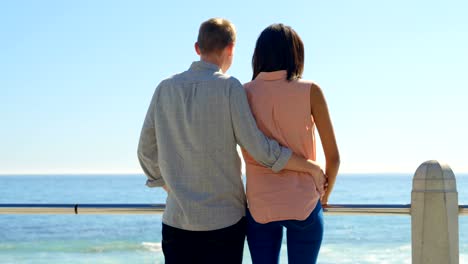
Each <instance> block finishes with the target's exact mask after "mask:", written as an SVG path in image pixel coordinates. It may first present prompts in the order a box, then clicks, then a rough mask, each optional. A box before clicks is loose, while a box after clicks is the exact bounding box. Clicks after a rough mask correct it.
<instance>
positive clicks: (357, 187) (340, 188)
mask: <svg viewBox="0 0 468 264" xmlns="http://www.w3.org/2000/svg"><path fill="white" fill-rule="evenodd" d="M412 177H413V175H412V174H340V175H338V178H337V182H336V185H335V188H334V191H333V193H332V195H331V197H330V200H329V203H330V204H409V203H410V199H411V189H412ZM457 188H458V195H459V203H460V204H468V174H466V175H457ZM165 199H166V194H165V192H164V191H163V190H162V189H160V188H147V187H146V186H145V176H143V175H29V176H28V175H14V176H13V175H11V176H8V175H6V176H5V175H4V176H0V203H72V204H80V203H164V202H165ZM459 229H460V263H468V217H467V216H460V221H459ZM0 263H1V264H4V263H14V264H17V263H38V264H40V263H44V264H45V263H47V264H51V263H67V264H72V263H152V264H155V263H164V257H163V254H162V251H161V215H2V214H0ZM244 263H247V264H248V263H251V260H250V255H249V251H248V247H247V244H246V246H245V252H244ZM280 263H287V247H286V241H285V240H284V241H283V246H282V248H281V262H280ZM318 263H324V264H325V263H333V264H336V263H381V264H385V263H398V264H402V263H411V221H410V216H406V215H403V216H395V215H390V216H372V215H371V216H350V215H325V234H324V240H323V244H322V248H321V250H320V254H319V259H318Z"/></svg>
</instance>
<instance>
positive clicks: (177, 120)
mask: <svg viewBox="0 0 468 264" xmlns="http://www.w3.org/2000/svg"><path fill="white" fill-rule="evenodd" d="M235 42H236V31H235V28H234V25H233V24H232V23H230V22H229V21H227V20H225V19H220V18H214V19H209V20H208V21H206V22H204V23H202V25H201V26H200V30H199V34H198V40H197V42H196V43H195V50H196V52H197V54H198V55H199V56H200V61H196V62H193V63H192V65H191V66H190V68H189V69H188V70H187V71H185V72H183V73H180V74H176V75H174V76H172V77H170V78H168V79H166V80H163V81H162V82H161V83H160V84H159V85H158V87H157V88H156V90H155V92H154V95H153V98H152V100H151V104H150V106H149V109H148V113H147V115H146V119H145V121H144V124H143V129H142V132H141V136H140V142H139V146H138V158H139V161H140V164H141V167H142V168H143V171H144V172H145V174H146V175H147V177H148V180H147V183H146V184H147V186H149V187H163V188H164V189H165V190H166V191H167V193H168V195H167V201H166V210H165V212H164V215H163V219H162V221H163V225H162V248H163V253H164V257H165V262H166V263H167V264H172V263H182V264H185V263H187V264H192V263H203V264H206V263H217V264H226V263H242V257H243V250H244V241H245V237H246V235H247V242H248V245H249V249H250V254H251V256H252V261H253V263H254V264H256V263H278V261H279V253H280V248H281V241H282V235H283V227H286V229H287V243H288V259H289V263H292V264H294V263H315V262H316V259H317V255H318V252H319V249H320V245H321V242H322V235H323V219H322V205H326V204H327V201H328V197H329V195H330V192H331V190H332V189H333V185H334V183H335V179H336V175H337V172H338V167H339V154H338V148H337V145H336V141H335V136H334V132H333V128H332V123H331V121H330V116H329V113H328V109H327V105H326V101H325V98H324V96H323V94H322V91H321V89H320V88H319V87H318V86H317V85H316V84H315V83H313V82H310V81H304V80H302V79H301V75H302V72H303V67H304V47H303V43H302V40H301V39H300V37H299V36H298V35H297V33H296V32H295V31H294V30H293V29H291V28H290V27H288V26H284V25H283V24H274V25H271V26H269V27H267V28H266V29H265V30H264V31H263V32H262V33H261V35H260V37H259V38H258V40H257V44H256V47H255V51H254V55H253V59H252V67H253V78H252V81H251V82H249V83H247V84H245V85H244V86H242V84H241V83H240V82H239V81H238V80H237V79H236V78H234V77H231V76H229V75H226V72H227V70H228V69H229V67H230V66H231V63H232V60H233V56H234V46H235ZM315 125H316V126H317V130H318V132H319V134H320V138H321V141H322V145H323V150H324V153H325V157H326V166H325V173H324V172H323V170H322V168H321V167H320V165H319V164H318V163H316V162H315V137H314V129H315V127H314V126H315ZM237 145H239V146H241V148H242V152H243V156H244V159H245V163H246V175H247V198H246V195H245V193H244V186H243V183H242V179H241V160H240V158H239V155H238V152H237V150H236V146H237ZM246 204H247V206H246ZM246 207H248V208H247V209H246Z"/></svg>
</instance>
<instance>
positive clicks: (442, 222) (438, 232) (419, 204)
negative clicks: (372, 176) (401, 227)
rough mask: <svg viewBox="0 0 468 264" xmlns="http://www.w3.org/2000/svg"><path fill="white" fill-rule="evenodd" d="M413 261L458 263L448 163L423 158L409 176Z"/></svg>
mask: <svg viewBox="0 0 468 264" xmlns="http://www.w3.org/2000/svg"><path fill="white" fill-rule="evenodd" d="M411 240H412V263H413V264H458V262H459V255H458V193H457V185H456V181H455V176H454V174H453V172H452V170H451V169H450V167H449V166H448V165H445V164H440V163H439V162H437V161H434V160H431V161H426V162H424V163H423V164H421V165H420V166H419V168H418V169H417V170H416V173H415V174H414V177H413V191H412V193H411Z"/></svg>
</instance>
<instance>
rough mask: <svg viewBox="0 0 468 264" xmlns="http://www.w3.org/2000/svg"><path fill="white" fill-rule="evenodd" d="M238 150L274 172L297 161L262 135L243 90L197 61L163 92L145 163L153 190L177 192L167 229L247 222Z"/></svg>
mask: <svg viewBox="0 0 468 264" xmlns="http://www.w3.org/2000/svg"><path fill="white" fill-rule="evenodd" d="M237 144H239V145H240V146H242V147H243V148H245V149H246V150H247V151H248V152H249V153H250V154H251V155H252V157H254V158H255V159H256V160H257V161H258V162H259V163H261V164H263V165H265V166H266V167H269V168H272V170H274V171H279V170H281V169H282V168H283V167H284V166H285V164H286V163H287V161H288V160H289V158H290V156H291V151H290V150H289V149H287V148H284V147H281V146H279V144H278V143H277V142H276V141H274V140H270V139H269V138H267V137H265V136H264V135H263V133H262V132H261V131H260V130H259V129H258V128H257V125H256V123H255V120H254V118H253V116H252V114H251V112H250V108H249V104H248V101H247V97H246V93H245V91H244V88H243V87H242V85H241V83H240V82H239V81H238V80H237V79H235V78H234V77H230V76H228V75H225V74H223V73H222V72H221V70H220V69H219V67H218V66H216V65H213V64H210V63H207V62H204V61H197V62H194V63H192V65H191V67H190V69H189V70H187V71H185V72H183V73H180V74H177V75H174V76H172V77H170V78H168V79H166V80H164V81H162V82H161V83H160V84H159V85H158V87H157V88H156V91H155V92H154V95H153V98H152V100H151V104H150V106H149V109H148V113H147V115H146V119H145V122H144V124H143V129H142V131H141V136H140V142H139V145H138V158H139V161H140V164H141V167H142V168H143V171H144V172H145V174H146V175H147V177H148V180H147V183H146V185H147V186H149V187H156V186H163V185H167V187H168V188H169V189H170V192H169V193H168V196H167V200H166V210H165V211H164V214H163V223H165V224H167V225H170V226H173V227H176V228H181V229H185V230H192V231H206V230H215V229H219V228H224V227H227V226H230V225H233V224H235V223H236V222H238V221H239V220H240V218H241V217H242V216H244V215H245V205H246V199H245V193H244V188H243V184H242V179H241V161H240V158H239V154H238V152H237V149H236V145H237Z"/></svg>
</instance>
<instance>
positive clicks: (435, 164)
mask: <svg viewBox="0 0 468 264" xmlns="http://www.w3.org/2000/svg"><path fill="white" fill-rule="evenodd" d="M423 190H424V191H456V183H455V175H454V174H453V171H452V169H451V168H450V166H448V165H447V164H445V163H441V162H439V161H437V160H429V161H426V162H424V163H422V164H421V165H419V167H418V169H417V170H416V172H415V173H414V177H413V191H423Z"/></svg>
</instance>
